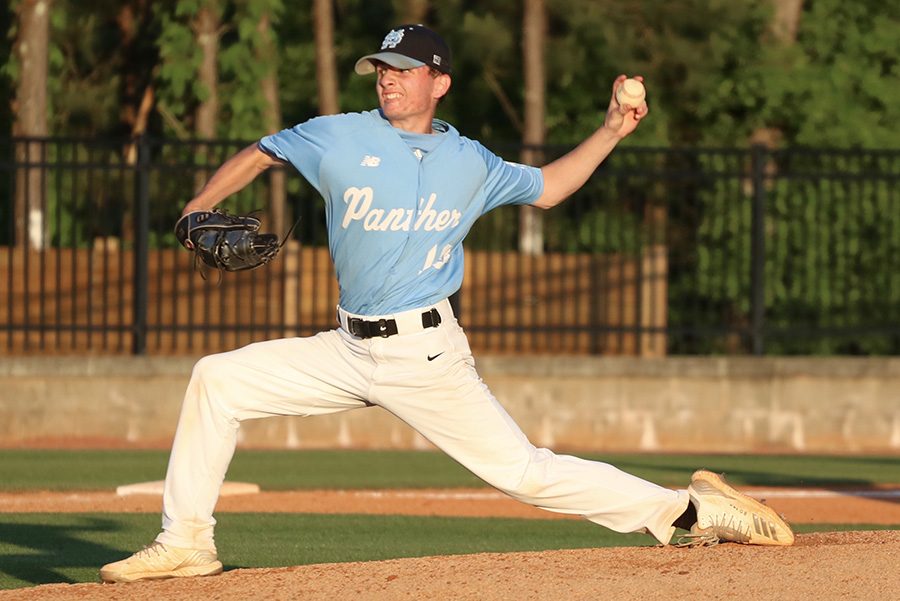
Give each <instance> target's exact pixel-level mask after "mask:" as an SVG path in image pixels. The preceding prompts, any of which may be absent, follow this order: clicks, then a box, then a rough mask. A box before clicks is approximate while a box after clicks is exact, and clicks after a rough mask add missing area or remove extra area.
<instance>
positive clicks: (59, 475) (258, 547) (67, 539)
mask: <svg viewBox="0 0 900 601" xmlns="http://www.w3.org/2000/svg"><path fill="white" fill-rule="evenodd" d="M583 456H584V457H586V458H589V459H597V460H601V461H607V462H609V463H612V464H613V465H616V466H618V467H620V468H622V469H624V470H625V471H628V472H631V473H633V474H635V475H638V476H640V477H643V478H646V479H649V480H652V481H654V482H657V483H659V484H662V485H668V486H684V485H685V484H686V483H687V482H688V479H689V478H690V474H691V472H692V471H693V470H694V469H695V468H697V467H706V468H709V469H712V470H715V471H720V472H725V473H726V474H728V476H729V479H730V480H731V481H732V482H734V483H735V484H742V485H743V484H754V485H764V486H781V485H784V486H851V487H852V486H868V485H872V484H898V483H900V461H898V460H897V458H896V457H856V456H837V457H831V456H807V455H784V456H776V455H762V456H740V455H641V454H604V455H596V454H594V455H583ZM167 460H168V453H167V452H164V451H137V450H124V451H123V450H116V451H101V450H97V451H93V450H77V451H72V450H65V451H60V450H0V490H2V491H23V490H59V491H66V490H110V489H113V488H115V487H116V486H118V485H120V484H126V483H131V482H140V481H146V480H160V479H162V478H163V477H164V476H165V470H166V462H167ZM228 479H229V480H236V481H250V482H256V483H258V484H259V485H260V486H261V487H262V488H263V489H268V490H285V489H311V488H325V489H353V488H417V487H435V488H442V487H448V488H453V487H471V486H483V483H482V482H481V481H480V480H478V479H477V478H475V477H474V476H472V475H471V474H470V473H469V472H467V471H466V470H465V469H463V468H462V467H460V466H459V465H458V464H457V463H455V462H454V461H452V460H451V459H449V458H448V457H446V456H445V455H443V454H441V453H436V452H408V451H250V450H239V451H238V453H237V455H236V456H235V459H234V461H233V462H232V465H231V468H230V471H229V474H228ZM217 519H218V520H219V527H217V528H216V539H217V542H218V545H219V550H220V557H221V559H222V561H223V562H224V563H225V564H226V567H229V568H235V567H272V566H286V565H298V564H310V563H323V562H346V561H366V560H379V559H388V558H396V557H414V556H424V555H444V554H458V553H476V552H484V551H495V552H509V551H536V550H544V549H574V548H585V547H602V546H630V545H652V544H653V540H652V539H651V538H649V537H647V536H643V535H621V534H616V533H613V532H610V531H609V530H606V529H605V528H601V527H598V526H596V525H593V524H590V523H588V522H586V521H572V520H517V519H500V518H480V519H479V518H449V517H447V518H444V517H412V516H372V515H366V516H362V515H308V514H254V513H244V514H235V513H224V514H219V515H217ZM159 527H160V517H159V515H158V514H117V513H112V514H111V513H97V514H37V513H34V514H30V513H16V514H0V589H8V588H18V587H23V586H30V585H34V584H41V583H51V582H94V581H96V579H97V569H98V568H99V566H101V565H103V564H104V563H106V562H109V561H114V560H116V559H121V558H122V557H125V556H127V555H128V554H130V553H132V552H133V551H135V550H137V549H139V548H141V547H142V546H143V545H146V544H148V543H149V542H150V541H151V540H152V538H153V536H155V535H156V533H157V532H158V531H159ZM881 528H885V526H869V525H863V526H847V525H842V524H816V525H815V526H800V527H799V528H797V530H798V531H799V532H810V531H832V530H849V529H881ZM888 528H891V529H900V524H898V525H894V526H890V527H888Z"/></svg>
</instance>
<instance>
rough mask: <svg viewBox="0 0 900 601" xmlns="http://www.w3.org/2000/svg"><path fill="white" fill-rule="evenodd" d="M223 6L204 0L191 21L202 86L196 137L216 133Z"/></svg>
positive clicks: (208, 138) (211, 0)
mask: <svg viewBox="0 0 900 601" xmlns="http://www.w3.org/2000/svg"><path fill="white" fill-rule="evenodd" d="M221 17H222V9H221V7H220V6H219V3H218V2H217V1H216V0H206V1H205V2H203V3H202V4H201V5H200V6H199V7H198V10H197V12H196V14H195V15H194V17H193V19H192V21H191V29H193V31H194V39H195V41H196V44H197V46H198V47H199V48H200V57H201V58H200V66H199V69H198V76H199V83H200V86H201V96H200V104H199V105H198V106H197V118H196V120H195V122H194V133H195V134H196V136H197V137H198V138H203V139H207V140H210V139H213V138H215V137H216V135H217V131H216V124H217V122H218V119H219V36H220V35H221V31H220V30H221V27H222V24H221Z"/></svg>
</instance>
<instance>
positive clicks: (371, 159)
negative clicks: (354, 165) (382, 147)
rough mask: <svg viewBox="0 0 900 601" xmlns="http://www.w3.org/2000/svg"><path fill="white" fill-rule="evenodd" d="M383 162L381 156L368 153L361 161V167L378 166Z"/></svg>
mask: <svg viewBox="0 0 900 601" xmlns="http://www.w3.org/2000/svg"><path fill="white" fill-rule="evenodd" d="M380 164H381V157H376V156H372V155H370V154H367V155H366V156H364V157H363V160H362V162H361V163H360V166H361V167H377V166H378V165H380Z"/></svg>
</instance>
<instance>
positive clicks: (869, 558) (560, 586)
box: [0, 531, 900, 601]
mask: <svg viewBox="0 0 900 601" xmlns="http://www.w3.org/2000/svg"><path fill="white" fill-rule="evenodd" d="M898 565H900V531H882V532H839V533H817V534H806V535H799V536H798V537H797V542H796V544H795V545H794V546H792V547H787V548H766V547H748V546H743V545H734V544H725V545H719V546H718V547H712V548H700V549H677V548H674V547H642V548H637V547H624V548H605V549H587V550H584V549H579V550H563V551H548V552H541V553H502V554H501V553H484V554H478V555H459V556H445V557H425V558H414V559H395V560H390V561H377V562H366V563H340V564H319V565H311V566H298V567H291V568H278V569H252V570H251V569H237V570H232V571H229V572H226V573H225V574H222V575H221V576H216V577H211V578H196V579H179V580H164V581H157V582H138V583H133V584H125V585H121V584H120V585H101V584H51V585H44V586H37V587H34V588H31V589H18V590H14V591H5V592H0V600H3V601H6V600H8V599H10V600H11V599H23V600H25V599H27V600H29V601H31V600H41V599H43V600H50V599H53V600H56V599H91V600H95V599H96V600H106V599H109V600H112V599H129V600H130V601H142V600H152V601H161V600H164V599H192V598H197V599H218V600H221V601H228V600H232V599H240V600H244V599H303V600H304V601H316V600H322V601H338V600H343V599H366V600H367V601H368V600H374V601H378V600H394V599H402V600H417V601H418V600H421V599H454V600H456V599H459V600H473V601H475V600H477V601H495V600H496V601H499V600H508V599H516V600H526V599H535V600H538V599H540V600H542V601H543V600H550V599H553V600H556V599H560V600H562V599H566V600H585V601H587V600H591V601H594V600H596V599H641V600H642V601H654V600H657V599H658V600H666V601H673V600H679V599H732V598H740V599H742V601H771V599H792V600H793V601H827V600H830V599H860V600H862V599H865V600H870V599H900V576H898V575H897V566H898Z"/></svg>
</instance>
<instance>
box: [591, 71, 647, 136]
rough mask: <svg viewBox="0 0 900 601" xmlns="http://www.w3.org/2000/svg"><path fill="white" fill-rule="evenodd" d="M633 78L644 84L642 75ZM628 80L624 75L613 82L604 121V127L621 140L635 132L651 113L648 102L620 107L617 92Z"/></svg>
mask: <svg viewBox="0 0 900 601" xmlns="http://www.w3.org/2000/svg"><path fill="white" fill-rule="evenodd" d="M633 77H634V79H637V80H638V81H640V82H642V83H643V81H644V78H643V77H642V76H641V75H635V76H633ZM626 79H628V76H627V75H624V74H622V75H619V76H618V77H617V78H616V80H615V81H614V82H613V86H612V93H611V95H610V99H609V107H608V108H607V109H606V118H605V119H604V121H603V127H604V128H606V129H608V130H610V131H611V132H613V133H615V135H617V136H618V137H620V138H624V137H625V136H627V135H629V134H630V133H631V132H633V131H634V130H635V129H636V128H637V126H638V123H639V122H640V121H641V119H643V118H645V117H646V116H647V113H649V112H650V109H649V108H648V107H647V102H646V101H643V102H641V105H640V106H637V107H630V106H625V107H623V106H620V105H619V102H618V101H617V100H616V90H618V89H619V86H621V85H622V82H623V81H625V80H626Z"/></svg>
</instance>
